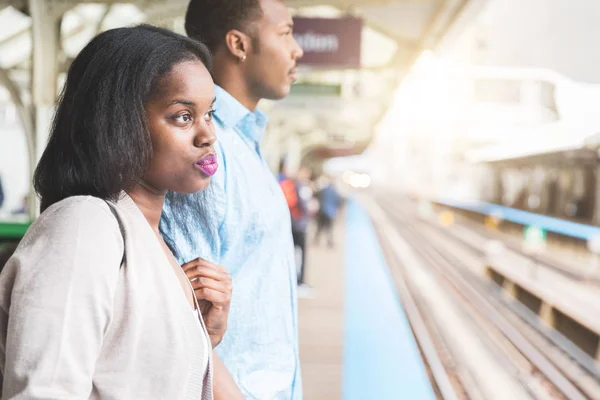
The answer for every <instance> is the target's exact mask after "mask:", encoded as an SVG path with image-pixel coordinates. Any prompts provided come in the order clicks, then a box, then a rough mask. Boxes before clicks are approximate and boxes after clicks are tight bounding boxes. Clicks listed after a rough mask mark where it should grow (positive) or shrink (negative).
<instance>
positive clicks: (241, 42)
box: [225, 29, 251, 61]
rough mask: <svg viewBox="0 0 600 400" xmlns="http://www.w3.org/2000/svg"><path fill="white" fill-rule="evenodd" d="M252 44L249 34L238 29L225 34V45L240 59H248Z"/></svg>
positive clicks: (230, 52)
mask: <svg viewBox="0 0 600 400" xmlns="http://www.w3.org/2000/svg"><path fill="white" fill-rule="evenodd" d="M250 46H251V40H250V38H249V37H248V35H246V34H245V33H243V32H241V31H238V30H237V29H232V30H230V31H229V32H227V34H226V35H225V47H226V48H227V51H228V52H229V54H231V55H232V56H234V57H235V58H237V59H239V60H240V61H245V60H246V56H247V54H248V53H249V51H250Z"/></svg>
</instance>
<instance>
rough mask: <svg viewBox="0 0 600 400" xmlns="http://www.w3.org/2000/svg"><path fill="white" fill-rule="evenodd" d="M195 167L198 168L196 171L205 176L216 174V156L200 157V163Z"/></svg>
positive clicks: (217, 167)
mask: <svg viewBox="0 0 600 400" xmlns="http://www.w3.org/2000/svg"><path fill="white" fill-rule="evenodd" d="M196 167H198V169H199V170H200V171H202V172H203V173H204V174H205V175H208V176H213V175H214V174H215V173H216V172H217V169H219V163H218V162H217V156H216V155H214V154H209V155H207V156H205V157H202V158H201V159H200V161H198V162H197V163H196Z"/></svg>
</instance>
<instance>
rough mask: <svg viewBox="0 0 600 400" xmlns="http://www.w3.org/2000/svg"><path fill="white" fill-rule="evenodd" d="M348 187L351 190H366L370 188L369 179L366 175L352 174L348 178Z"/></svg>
mask: <svg viewBox="0 0 600 400" xmlns="http://www.w3.org/2000/svg"><path fill="white" fill-rule="evenodd" d="M348 183H349V185H350V186H352V187H353V188H357V189H358V188H361V189H366V188H368V187H369V186H371V177H370V176H369V175H367V174H354V173H352V176H350V178H349V182H348Z"/></svg>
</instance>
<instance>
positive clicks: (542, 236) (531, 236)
mask: <svg viewBox="0 0 600 400" xmlns="http://www.w3.org/2000/svg"><path fill="white" fill-rule="evenodd" d="M523 239H524V241H525V243H524V245H525V250H528V251H533V252H537V251H542V250H544V249H545V248H546V231H545V230H544V229H542V228H540V227H537V226H535V225H529V226H526V227H525V229H524V230H523Z"/></svg>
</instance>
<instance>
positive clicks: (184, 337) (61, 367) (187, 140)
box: [0, 26, 231, 400]
mask: <svg viewBox="0 0 600 400" xmlns="http://www.w3.org/2000/svg"><path fill="white" fill-rule="evenodd" d="M209 63H210V56H209V53H208V51H207V49H206V48H205V47H204V46H203V45H202V44H200V43H197V42H194V41H192V40H190V39H188V38H185V37H182V36H179V35H176V34H174V33H172V32H169V31H166V30H163V29H159V28H154V27H150V26H139V27H135V28H122V29H115V30H111V31H107V32H104V33H102V34H100V35H99V36H97V37H96V38H95V39H94V40H92V41H91V42H90V43H89V44H88V45H87V46H86V47H85V48H84V49H83V50H82V51H81V53H80V54H79V55H78V56H77V58H76V59H75V60H74V61H73V64H72V65H71V68H70V70H69V74H68V77H67V81H66V85H65V89H64V91H63V94H62V97H61V99H60V103H59V105H58V109H57V112H56V116H55V119H54V124H53V127H52V132H51V135H50V140H49V143H48V147H47V148H46V150H45V152H44V154H43V156H42V158H41V160H40V162H39V165H38V167H37V169H36V171H35V177H34V182H35V188H36V191H37V192H38V194H39V196H40V198H41V210H42V214H41V216H40V217H39V218H38V219H37V221H36V222H35V223H34V224H33V225H32V226H31V228H30V229H29V231H28V232H27V234H26V235H25V237H24V238H23V240H22V242H21V244H20V245H19V247H18V249H17V250H16V252H15V254H14V255H13V257H12V258H11V259H10V260H9V261H8V263H7V264H6V266H5V268H4V270H3V272H2V274H1V275H0V360H1V361H2V363H1V364H0V366H1V371H2V375H3V388H2V389H3V392H2V398H3V399H12V398H23V399H30V400H34V399H51V398H52V399H58V398H61V399H66V398H70V399H74V398H77V399H86V398H91V399H97V398H102V399H104V398H106V399H160V400H166V399H169V400H171V399H212V397H213V394H212V389H213V388H212V355H211V354H212V348H213V347H214V346H216V345H217V344H218V343H219V341H220V340H221V338H222V337H223V334H224V330H225V327H226V321H227V313H228V310H229V299H230V295H231V279H230V277H229V276H228V275H227V273H226V272H225V270H224V269H223V268H222V267H218V266H215V265H212V264H209V263H207V262H204V261H202V260H195V261H193V262H191V263H189V264H186V265H184V266H183V269H182V268H181V267H180V266H179V265H178V264H177V263H176V262H175V260H174V258H173V256H172V254H171V252H170V251H169V249H168V247H167V246H166V245H165V242H164V241H163V240H162V238H161V236H160V234H159V229H158V224H159V221H160V216H161V210H162V207H163V202H164V198H165V193H166V192H167V191H169V190H172V191H178V192H184V193H192V192H196V191H199V190H202V189H204V188H206V187H207V185H208V183H209V181H210V176H211V175H212V174H214V172H215V171H216V168H217V161H216V158H215V156H214V154H215V153H214V150H213V143H214V142H215V135H214V131H213V127H212V122H211V119H212V114H213V112H214V110H213V103H214V96H215V94H214V89H213V81H212V79H211V76H210V73H209V71H208V69H207V68H208V66H209ZM184 271H185V273H184ZM186 275H187V276H186ZM190 280H191V281H192V284H193V285H191V284H190ZM194 291H195V294H196V296H194ZM196 298H197V299H198V300H199V302H200V303H199V302H198V301H197V300H196ZM200 310H202V314H203V317H204V321H203V320H202V318H199V312H200ZM205 323H206V325H205ZM207 328H208V331H207Z"/></svg>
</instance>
